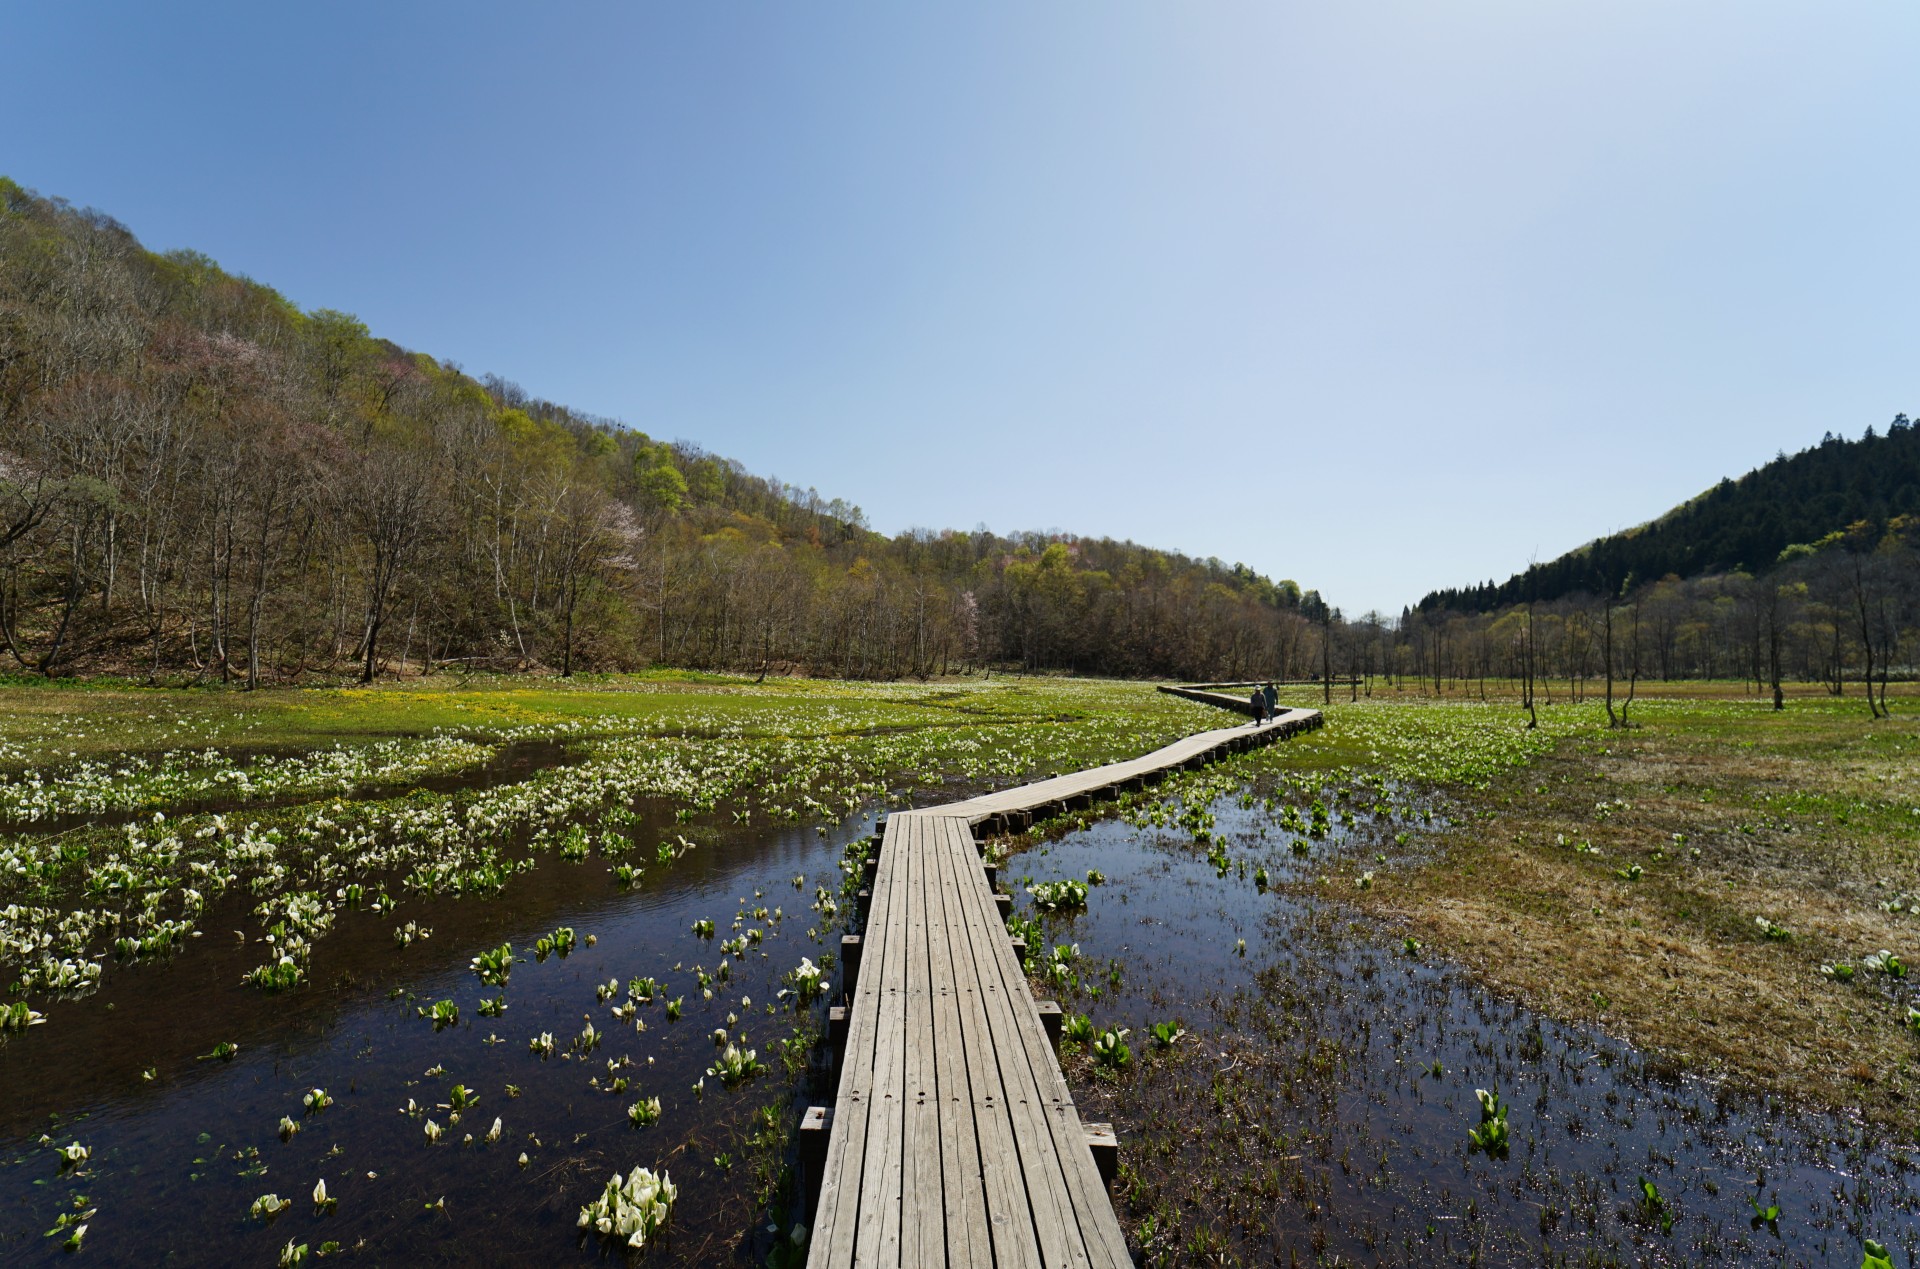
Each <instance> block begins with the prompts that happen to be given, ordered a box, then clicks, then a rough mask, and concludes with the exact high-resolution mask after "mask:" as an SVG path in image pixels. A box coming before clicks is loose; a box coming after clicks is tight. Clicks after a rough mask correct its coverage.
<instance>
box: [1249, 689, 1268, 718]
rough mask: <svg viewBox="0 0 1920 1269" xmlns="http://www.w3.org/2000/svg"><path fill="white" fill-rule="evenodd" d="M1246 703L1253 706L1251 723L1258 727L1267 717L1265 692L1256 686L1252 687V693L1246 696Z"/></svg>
mask: <svg viewBox="0 0 1920 1269" xmlns="http://www.w3.org/2000/svg"><path fill="white" fill-rule="evenodd" d="M1247 703H1248V704H1249V705H1251V706H1253V725H1254V726H1255V727H1258V726H1259V725H1260V724H1261V723H1263V722H1265V721H1266V719H1267V697H1266V694H1265V693H1264V692H1262V691H1261V690H1260V689H1259V688H1257V687H1256V688H1254V689H1253V695H1252V696H1250V697H1248V698H1247Z"/></svg>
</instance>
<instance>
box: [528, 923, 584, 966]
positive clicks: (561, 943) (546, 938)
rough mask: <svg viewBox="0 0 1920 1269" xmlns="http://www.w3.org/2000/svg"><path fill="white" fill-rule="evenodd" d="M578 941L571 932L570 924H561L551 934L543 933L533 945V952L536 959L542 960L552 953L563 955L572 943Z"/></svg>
mask: <svg viewBox="0 0 1920 1269" xmlns="http://www.w3.org/2000/svg"><path fill="white" fill-rule="evenodd" d="M578 941H579V939H578V937H577V936H576V935H575V934H574V932H573V927H572V926H571V925H563V926H561V927H560V928H559V929H557V930H555V931H554V932H553V933H552V934H548V935H543V936H542V937H541V938H540V940H539V941H538V942H536V943H535V944H534V945H533V954H534V956H535V958H536V959H539V960H543V961H544V960H546V959H547V957H548V956H549V955H552V954H554V953H558V954H559V955H561V956H565V955H566V954H567V953H569V952H571V951H572V950H573V948H574V944H575V943H577V942H578Z"/></svg>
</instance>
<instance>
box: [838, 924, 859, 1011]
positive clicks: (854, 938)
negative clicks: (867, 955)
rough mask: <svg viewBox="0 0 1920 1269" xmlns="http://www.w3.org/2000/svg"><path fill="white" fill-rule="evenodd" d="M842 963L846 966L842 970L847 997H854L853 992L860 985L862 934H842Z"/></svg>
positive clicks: (842, 979)
mask: <svg viewBox="0 0 1920 1269" xmlns="http://www.w3.org/2000/svg"><path fill="white" fill-rule="evenodd" d="M840 963H841V965H843V966H845V969H844V970H842V972H841V981H842V982H844V983H845V984H846V992H847V999H848V1000H852V999H853V993H854V992H855V991H857V990H859V987H860V936H859V935H858V934H843V935H841V936H840Z"/></svg>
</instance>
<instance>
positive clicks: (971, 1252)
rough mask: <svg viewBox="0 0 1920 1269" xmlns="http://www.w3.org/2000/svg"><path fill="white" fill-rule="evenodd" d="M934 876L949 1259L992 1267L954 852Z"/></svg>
mask: <svg viewBox="0 0 1920 1269" xmlns="http://www.w3.org/2000/svg"><path fill="white" fill-rule="evenodd" d="M927 874H928V884H929V885H930V886H931V888H932V890H931V893H932V894H934V895H935V896H936V902H934V903H932V904H930V905H929V908H930V912H931V913H932V914H934V915H933V922H932V924H931V925H930V926H929V930H930V938H929V941H928V947H927V963H928V967H929V970H930V978H931V984H932V990H933V1006H934V1042H935V1078H936V1081H937V1085H938V1102H939V1130H940V1173H941V1204H942V1211H943V1215H944V1217H945V1221H946V1231H947V1247H946V1262H947V1264H948V1265H949V1266H951V1267H952V1269H991V1267H992V1265H993V1244H992V1239H991V1232H990V1229H989V1220H988V1215H987V1204H986V1191H985V1187H984V1183H983V1175H982V1171H983V1170H982V1166H981V1162H980V1140H981V1136H982V1133H981V1131H980V1126H979V1125H978V1124H977V1123H976V1119H975V1115H974V1110H973V1094H972V1086H973V1084H972V1079H971V1078H970V1076H969V1074H968V1070H967V1058H968V1050H969V1047H970V1045H969V1039H970V1037H969V1036H968V1033H967V1027H966V1025H965V1023H964V1022H963V1021H962V1017H961V1004H960V994H961V992H962V991H963V990H964V989H965V987H966V985H967V984H966V982H965V980H964V976H963V975H962V974H961V972H960V965H959V964H958V959H959V958H958V957H956V955H955V953H954V938H955V935H956V933H958V934H959V936H960V937H961V938H964V937H965V928H964V922H965V917H964V914H963V912H962V910H961V907H960V904H961V902H962V899H961V893H960V889H959V886H958V884H957V881H956V879H955V876H954V871H953V861H952V857H951V852H947V851H940V850H934V851H930V852H929V854H928V870H927ZM1023 1216H1024V1213H1023ZM931 1263H937V1261H935V1262H931Z"/></svg>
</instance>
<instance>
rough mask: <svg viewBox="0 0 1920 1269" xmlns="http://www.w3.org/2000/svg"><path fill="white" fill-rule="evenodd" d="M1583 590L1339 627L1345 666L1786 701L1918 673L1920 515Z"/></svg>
mask: <svg viewBox="0 0 1920 1269" xmlns="http://www.w3.org/2000/svg"><path fill="white" fill-rule="evenodd" d="M1592 581H1593V585H1592V586H1591V587H1590V588H1588V589H1583V590H1579V591H1575V592H1573V593H1570V594H1568V593H1563V594H1560V595H1558V596H1556V597H1554V598H1551V599H1537V600H1532V601H1522V602H1518V603H1514V604H1510V605H1507V606H1504V607H1502V608H1500V609H1497V610H1495V611H1492V612H1466V611H1460V610H1457V609H1450V608H1446V607H1441V606H1437V605H1436V606H1432V607H1428V608H1425V609H1410V610H1407V611H1405V612H1403V613H1402V614H1401V617H1400V619H1399V620H1398V621H1397V622H1393V623H1388V622H1386V621H1384V620H1382V619H1380V618H1379V617H1377V616H1371V617H1369V618H1368V619H1365V620H1362V621H1360V622H1356V623H1352V624H1350V625H1349V624H1342V625H1341V626H1340V627H1339V628H1338V630H1337V631H1336V632H1335V637H1334V641H1333V648H1334V657H1335V662H1336V664H1337V665H1339V666H1341V667H1342V668H1343V669H1348V670H1352V671H1354V672H1357V673H1359V674H1361V675H1363V676H1369V677H1371V676H1384V677H1386V678H1388V679H1389V680H1393V681H1406V682H1410V683H1412V684H1416V685H1419V686H1421V687H1423V688H1425V689H1427V690H1430V691H1434V692H1441V693H1445V692H1464V693H1468V694H1472V693H1475V692H1478V693H1481V694H1484V693H1485V692H1486V690H1487V684H1488V681H1489V680H1506V679H1511V680H1518V681H1520V682H1521V683H1522V684H1523V695H1524V696H1526V697H1528V698H1531V697H1533V696H1535V695H1538V696H1540V697H1542V698H1543V699H1545V700H1547V701H1551V700H1553V699H1555V697H1556V695H1558V696H1559V698H1560V699H1563V700H1564V699H1574V700H1579V699H1585V698H1587V697H1588V696H1590V695H1597V694H1598V693H1599V692H1601V691H1606V692H1607V693H1608V697H1609V712H1610V713H1611V712H1612V708H1611V706H1612V703H1613V701H1612V698H1613V694H1614V691H1615V689H1618V691H1619V692H1620V693H1622V696H1621V699H1622V701H1626V700H1630V699H1631V695H1632V692H1633V690H1634V688H1635V686H1636V685H1637V683H1638V682H1639V680H1641V679H1740V680H1745V681H1746V682H1748V683H1750V684H1751V685H1752V686H1753V689H1754V691H1755V692H1757V693H1760V694H1770V695H1771V696H1772V698H1773V700H1774V703H1775V705H1776V706H1778V705H1780V704H1781V697H1782V685H1783V684H1787V683H1818V684H1823V685H1825V687H1826V689H1827V690H1828V691H1829V692H1831V693H1833V694H1834V695H1836V696H1839V695H1842V694H1847V693H1849V692H1859V693H1862V694H1863V695H1864V698H1865V703H1866V704H1867V706H1868V708H1869V709H1870V710H1871V711H1873V712H1874V713H1875V714H1880V713H1883V712H1884V711H1885V709H1886V702H1887V686H1888V684H1889V683H1890V682H1893V681H1898V680H1903V679H1904V680H1911V679H1913V678H1914V676H1915V659H1916V655H1915V654H1916V650H1917V649H1920V515H1914V514H1909V515H1896V516H1891V517H1889V518H1887V519H1885V520H1859V521H1855V522H1854V523H1852V524H1850V525H1848V526H1846V527H1844V528H1841V529H1836V530H1834V531H1832V532H1830V533H1826V534H1823V535H1822V536H1821V537H1820V538H1818V539H1817V540H1816V541H1813V542H1807V543H1797V544H1794V545H1792V546H1789V547H1787V548H1786V549H1784V550H1783V551H1781V552H1780V553H1779V554H1778V556H1777V557H1776V558H1775V559H1774V560H1773V561H1772V566H1771V567H1769V568H1766V569H1763V570H1759V571H1758V572H1756V573H1749V572H1746V571H1742V570H1735V571H1731V572H1719V573H1710V574H1707V575H1704V576H1700V577H1693V578H1684V579H1683V578H1680V577H1675V576H1667V577H1662V578H1658V579H1655V580H1652V581H1646V582H1641V581H1639V580H1638V579H1636V578H1634V577H1633V576H1631V575H1628V576H1626V577H1623V578H1619V579H1617V580H1616V579H1613V578H1608V577H1604V576H1595V577H1593V578H1592Z"/></svg>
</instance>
